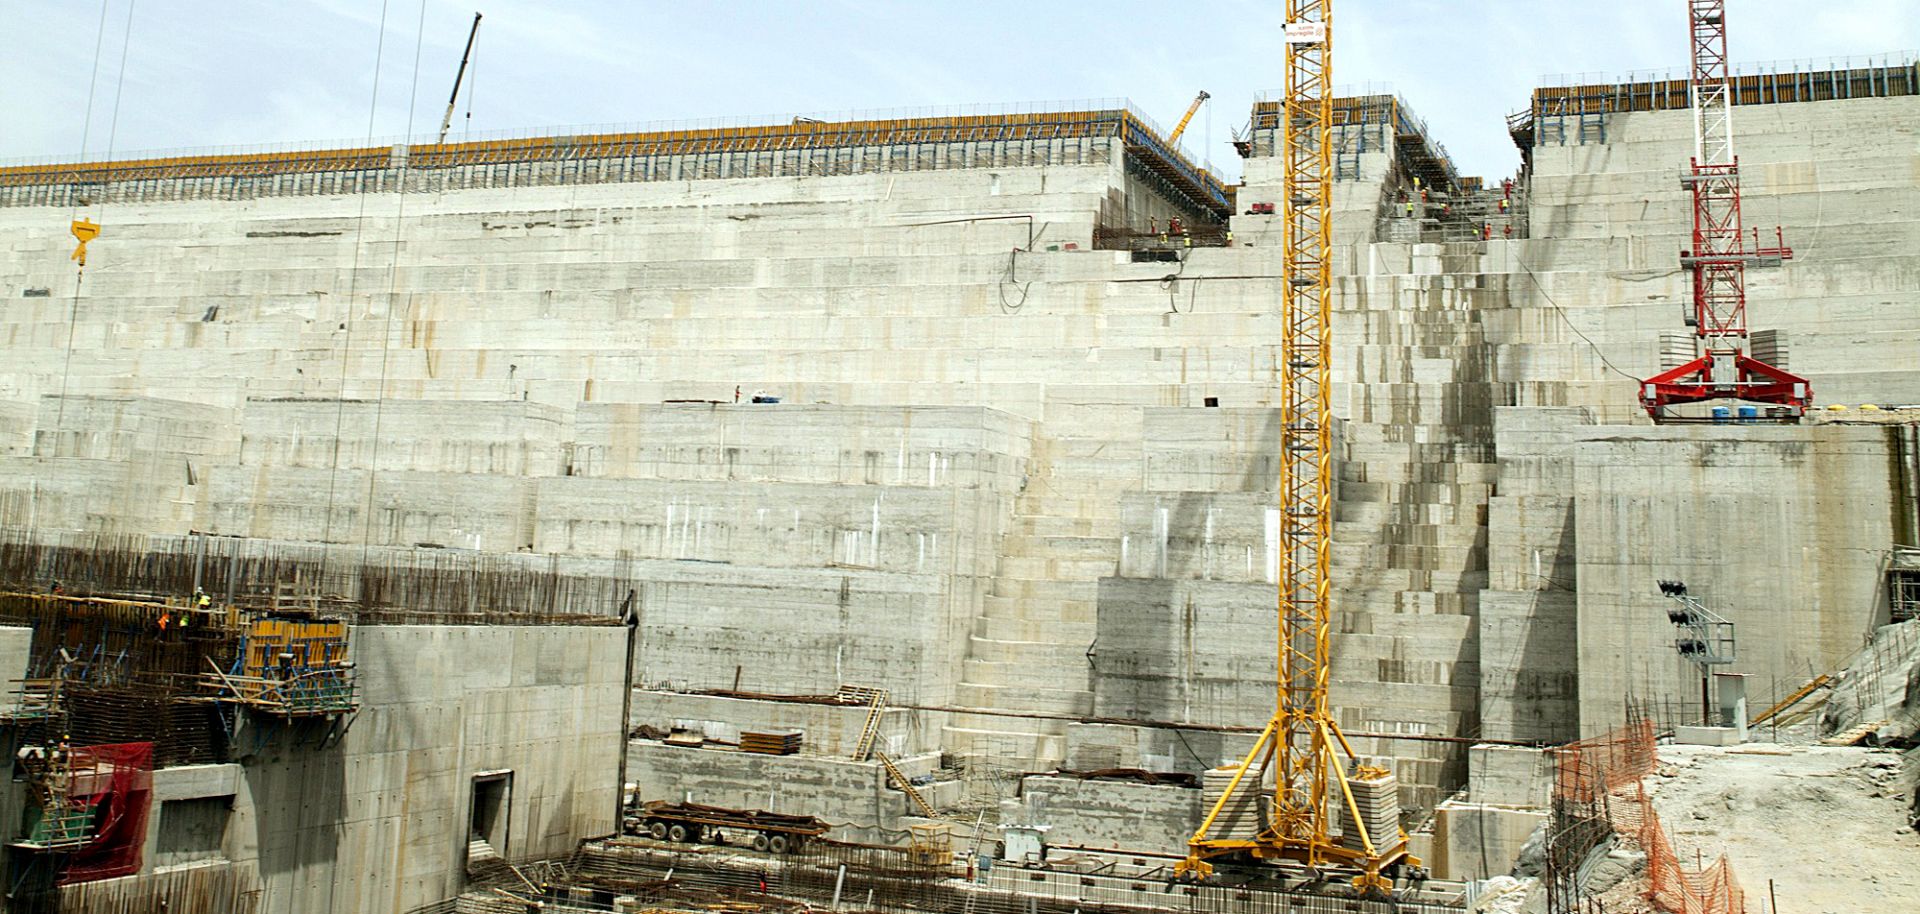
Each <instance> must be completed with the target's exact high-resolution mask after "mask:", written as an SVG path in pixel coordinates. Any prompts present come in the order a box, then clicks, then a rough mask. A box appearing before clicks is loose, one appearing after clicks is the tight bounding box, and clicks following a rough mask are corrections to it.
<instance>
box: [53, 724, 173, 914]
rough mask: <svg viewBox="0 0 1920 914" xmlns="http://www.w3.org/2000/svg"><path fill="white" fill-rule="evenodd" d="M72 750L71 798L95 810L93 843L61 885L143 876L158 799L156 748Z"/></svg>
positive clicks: (72, 860)
mask: <svg viewBox="0 0 1920 914" xmlns="http://www.w3.org/2000/svg"><path fill="white" fill-rule="evenodd" d="M71 751H72V765H73V775H72V786H71V788H70V789H69V798H70V799H72V800H76V801H80V802H84V803H85V804H87V805H88V806H90V807H92V808H93V811H94V812H93V838H92V839H91V840H89V841H88V842H87V843H86V844H85V845H83V846H81V847H79V848H77V849H75V850H74V851H73V855H72V856H71V857H69V858H67V865H66V867H65V868H64V869H63V870H61V873H60V884H61V885H70V884H72V883H76V882H88V881H91V880H94V879H108V878H112V877H114V876H129V875H132V874H134V873H138V872H140V864H141V859H142V854H141V849H142V848H143V847H144V846H145V844H146V840H147V807H148V805H149V804H150V802H151V799H152V794H153V744H152V743H115V744H111V745H105V746H76V747H74V748H73V749H72V750H71Z"/></svg>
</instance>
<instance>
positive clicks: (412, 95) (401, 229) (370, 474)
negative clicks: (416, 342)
mask: <svg viewBox="0 0 1920 914" xmlns="http://www.w3.org/2000/svg"><path fill="white" fill-rule="evenodd" d="M426 38H427V0H420V22H419V25H418V33H417V34H416V35H415V36H414V41H413V84H412V85H411V86H410V87H409V88H408V90H407V132H406V136H407V142H408V143H409V144H411V143H412V142H413V126H414V125H413V117H414V111H415V110H416V109H417V108H418V106H419V101H420V52H421V49H422V48H423V47H425V45H426ZM412 159H413V157H412V156H407V157H405V158H402V159H401V160H400V175H399V177H398V179H397V180H396V181H395V182H394V193H395V194H396V195H397V196H398V197H399V199H398V200H397V201H396V206H395V211H394V215H393V257H392V259H391V261H390V262H389V264H388V266H387V320H386V323H385V324H383V325H382V327H381V330H380V386H379V387H378V388H376V389H375V391H374V396H373V439H372V440H373V444H372V449H371V452H370V453H369V455H368V458H367V500H366V507H365V509H364V512H363V515H362V517H361V528H360V561H361V563H362V564H365V563H366V561H367V555H368V553H369V551H370V550H371V549H372V544H373V492H374V487H375V486H376V485H377V484H378V483H379V481H380V421H381V419H382V418H383V414H384V413H385V408H386V403H387V367H388V364H389V362H390V361H391V356H392V352H393V311H394V308H393V303H394V299H395V298H397V297H398V296H399V294H400V245H401V242H402V241H403V240H404V238H405V236H406V219H407V169H408V166H410V165H411V164H412ZM412 305H413V296H412V295H408V296H407V307H408V309H409V310H411V309H412Z"/></svg>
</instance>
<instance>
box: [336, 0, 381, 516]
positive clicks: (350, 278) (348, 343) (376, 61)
mask: <svg viewBox="0 0 1920 914" xmlns="http://www.w3.org/2000/svg"><path fill="white" fill-rule="evenodd" d="M386 51H387V2H386V0H381V3H380V37H379V38H378V39H377V40H376V42H375V44H374V49H373V95H372V97H371V98H369V99H368V100H367V141H366V145H368V146H372V145H373V122H374V115H375V114H376V113H377V112H378V111H379V110H380V65H381V62H382V61H383V60H385V58H386ZM359 193H360V215H359V217H358V218H356V219H355V220H354V225H353V260H352V266H350V267H349V268H348V269H347V295H346V302H345V304H344V306H343V307H344V316H343V318H342V320H341V321H340V330H341V340H340V385H339V388H338V389H337V390H336V391H335V393H334V415H333V459H332V460H331V461H329V466H328V469H327V509H326V517H325V518H324V519H323V520H322V521H321V523H320V529H321V533H320V542H321V543H322V544H323V546H322V548H324V549H331V548H332V543H333V496H334V489H335V487H336V484H337V483H338V482H339V478H340V438H341V436H342V435H343V434H344V433H345V430H346V422H347V366H348V365H349V364H350V363H351V362H352V359H353V309H354V305H353V295H354V292H355V291H356V290H357V288H358V286H359V280H360V247H361V241H362V239H363V238H364V237H365V236H366V231H367V191H366V187H365V186H364V185H362V186H361V187H360V188H359Z"/></svg>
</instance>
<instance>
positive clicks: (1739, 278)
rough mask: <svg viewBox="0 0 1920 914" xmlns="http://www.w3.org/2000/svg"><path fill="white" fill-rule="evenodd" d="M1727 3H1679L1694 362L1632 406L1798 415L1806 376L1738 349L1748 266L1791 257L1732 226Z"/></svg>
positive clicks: (1659, 414) (1736, 162) (1736, 200)
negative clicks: (1685, 41) (1685, 42)
mask: <svg viewBox="0 0 1920 914" xmlns="http://www.w3.org/2000/svg"><path fill="white" fill-rule="evenodd" d="M1726 6H1727V4H1726V0H1688V19H1689V22H1690V25H1691V28H1692V43H1691V45H1692V49H1693V70H1692V79H1691V82H1690V91H1691V94H1692V107H1693V159H1692V162H1691V165H1690V167H1689V168H1688V171H1687V174H1686V175H1685V176H1683V177H1682V178H1681V182H1682V183H1683V184H1684V185H1685V186H1686V187H1687V189H1688V190H1690V191H1692V192H1693V237H1692V241H1691V244H1690V246H1689V247H1688V249H1687V250H1685V251H1682V252H1681V254H1680V265H1681V266H1682V267H1683V268H1686V269H1687V270H1688V271H1689V272H1690V274H1691V275H1692V279H1693V318H1694V325H1695V326H1694V341H1695V342H1694V345H1695V358H1694V359H1693V360H1692V361H1689V362H1687V363H1685V364H1682V365H1679V366H1677V367H1675V368H1672V369H1669V370H1667V371H1664V372H1661V373H1660V374H1657V375H1655V376H1653V377H1651V378H1648V379H1647V380H1646V381H1644V382H1642V384H1641V389H1640V402H1641V405H1642V406H1644V407H1646V410H1647V413H1648V414H1649V415H1651V416H1653V417H1654V419H1656V420H1658V419H1661V418H1664V417H1666V408H1667V407H1669V406H1674V405H1678V404H1683V403H1696V402H1699V401H1702V400H1713V399H1721V398H1730V399H1737V400H1746V401H1751V402H1756V403H1764V404H1768V405H1771V406H1775V407H1781V408H1784V409H1785V410H1786V411H1787V412H1786V415H1788V416H1799V415H1801V414H1802V413H1804V412H1805V411H1806V408H1807V404H1808V403H1809V402H1810V401H1811V400H1812V392H1811V388H1810V387H1809V386H1808V384H1807V381H1806V379H1805V378H1802V377H1799V376H1798V375H1794V374H1791V373H1789V372H1787V371H1786V370H1784V369H1781V368H1776V367H1774V366H1772V365H1769V364H1767V363H1766V362H1763V361H1761V360H1759V359H1756V358H1754V357H1753V355H1752V354H1751V353H1750V352H1749V351H1748V346H1747V265H1748V264H1750V263H1758V262H1768V263H1777V262H1779V261H1780V260H1782V259H1784V258H1786V257H1791V256H1792V253H1793V252H1792V251H1790V250H1788V249H1787V248H1786V246H1785V245H1784V244H1782V245H1781V246H1779V247H1776V248H1760V247H1759V246H1758V244H1757V243H1756V244H1755V245H1753V246H1751V247H1750V246H1749V245H1748V243H1747V235H1746V233H1745V229H1744V227H1743V226H1742V224H1741V220H1740V158H1739V156H1737V155H1735V154H1734V151H1733V92H1732V85H1731V83H1730V82H1729V79H1728V73H1727V21H1726Z"/></svg>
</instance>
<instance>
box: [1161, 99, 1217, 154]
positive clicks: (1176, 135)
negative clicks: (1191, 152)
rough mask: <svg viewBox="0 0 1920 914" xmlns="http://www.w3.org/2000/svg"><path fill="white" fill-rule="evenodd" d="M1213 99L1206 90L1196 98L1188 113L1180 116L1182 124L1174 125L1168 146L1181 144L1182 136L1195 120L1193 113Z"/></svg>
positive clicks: (1168, 138)
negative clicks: (1188, 125) (1189, 124)
mask: <svg viewBox="0 0 1920 914" xmlns="http://www.w3.org/2000/svg"><path fill="white" fill-rule="evenodd" d="M1212 97H1213V96H1211V95H1208V94H1207V93H1206V91H1205V90H1201V92H1200V94H1199V95H1196V96H1194V98H1193V104H1191V105H1188V106H1187V113H1186V114H1183V115H1181V116H1180V123H1178V124H1175V125H1173V132H1172V133H1169V134H1167V145H1169V146H1172V145H1173V144H1175V143H1178V142H1180V134H1183V133H1186V132H1187V124H1188V123H1190V122H1191V121H1192V120H1193V113H1194V112H1195V111H1198V110H1200V106H1201V105H1202V104H1204V103H1205V102H1206V100H1207V99H1210V98H1212Z"/></svg>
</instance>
